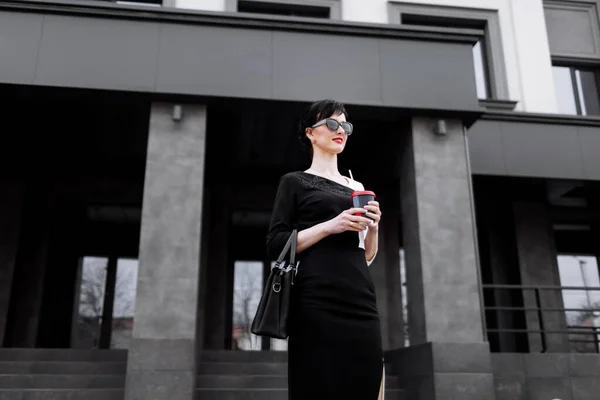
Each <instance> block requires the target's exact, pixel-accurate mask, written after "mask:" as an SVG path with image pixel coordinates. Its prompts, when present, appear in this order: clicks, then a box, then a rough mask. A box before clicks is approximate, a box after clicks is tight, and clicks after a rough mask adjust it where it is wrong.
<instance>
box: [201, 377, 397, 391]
mask: <svg viewBox="0 0 600 400" xmlns="http://www.w3.org/2000/svg"><path fill="white" fill-rule="evenodd" d="M196 386H197V387H198V388H200V389H287V376H284V375H198V377H197V379H196ZM385 386H386V389H399V388H400V386H399V382H398V378H397V377H395V376H387V377H386V379H385Z"/></svg>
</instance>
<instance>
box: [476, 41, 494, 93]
mask: <svg viewBox="0 0 600 400" xmlns="http://www.w3.org/2000/svg"><path fill="white" fill-rule="evenodd" d="M473 62H474V64H475V82H476V84H477V97H478V98H480V99H487V98H488V97H489V95H490V92H489V78H488V73H487V63H486V57H485V49H484V44H483V42H482V40H479V41H478V42H477V43H475V46H473Z"/></svg>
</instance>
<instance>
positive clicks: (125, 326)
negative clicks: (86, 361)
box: [73, 257, 138, 349]
mask: <svg viewBox="0 0 600 400" xmlns="http://www.w3.org/2000/svg"><path fill="white" fill-rule="evenodd" d="M112 260H113V262H112V263H111V262H109V261H110V260H109V258H107V257H84V258H83V259H82V265H81V279H80V286H79V305H78V308H79V313H78V318H77V322H76V323H77V331H76V337H74V342H73V346H74V347H76V348H107V347H110V348H113V349H127V348H129V341H130V339H131V332H132V330H133V323H134V315H135V295H136V288H137V272H138V260H131V259H112ZM111 276H112V277H113V279H110V277H111ZM107 284H108V285H110V286H109V287H107ZM113 285H114V286H113ZM110 293H114V295H113V296H110ZM105 306H108V307H112V315H108V316H107V317H106V320H105V318H104V307H105ZM107 324H108V327H107ZM103 326H104V329H103Z"/></svg>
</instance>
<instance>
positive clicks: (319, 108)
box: [298, 100, 348, 152]
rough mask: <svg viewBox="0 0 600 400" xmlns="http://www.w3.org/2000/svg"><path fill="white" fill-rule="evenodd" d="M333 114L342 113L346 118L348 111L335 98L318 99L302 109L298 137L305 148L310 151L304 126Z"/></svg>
mask: <svg viewBox="0 0 600 400" xmlns="http://www.w3.org/2000/svg"><path fill="white" fill-rule="evenodd" d="M334 114H337V115H341V114H344V115H345V116H346V119H348V112H346V108H345V107H344V105H343V104H342V103H340V102H339V101H335V100H319V101H316V102H314V103H312V104H311V105H310V106H308V107H307V108H306V109H305V110H304V113H303V114H302V117H301V119H300V124H299V126H298V138H299V139H300V142H301V143H302V144H303V145H304V147H306V149H307V150H309V151H311V152H312V145H311V143H310V139H309V138H308V137H306V128H309V127H311V126H313V125H314V124H315V123H316V122H318V121H320V120H322V119H323V118H327V117H330V116H332V115H334Z"/></svg>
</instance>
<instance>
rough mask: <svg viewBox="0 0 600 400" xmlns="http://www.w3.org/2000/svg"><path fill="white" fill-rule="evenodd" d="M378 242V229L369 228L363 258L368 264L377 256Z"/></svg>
mask: <svg viewBox="0 0 600 400" xmlns="http://www.w3.org/2000/svg"><path fill="white" fill-rule="evenodd" d="M378 242H379V229H377V228H375V229H374V228H371V227H370V228H369V230H368V231H367V234H366V237H365V258H366V259H367V262H369V263H370V262H371V261H373V259H374V258H375V256H376V255H377V247H378Z"/></svg>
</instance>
